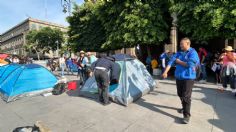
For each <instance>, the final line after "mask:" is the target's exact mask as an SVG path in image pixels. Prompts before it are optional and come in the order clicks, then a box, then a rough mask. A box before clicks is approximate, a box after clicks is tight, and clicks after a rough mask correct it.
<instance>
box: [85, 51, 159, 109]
mask: <svg viewBox="0 0 236 132" xmlns="http://www.w3.org/2000/svg"><path fill="white" fill-rule="evenodd" d="M113 57H114V58H115V60H116V63H117V64H118V65H119V66H120V69H121V72H120V75H119V76H120V77H119V78H120V80H119V82H118V84H114V85H110V87H109V96H110V98H111V99H112V100H113V101H114V102H117V103H120V104H123V105H125V106H127V105H128V104H130V103H131V102H133V101H135V100H137V99H139V98H140V97H142V96H143V95H145V94H147V93H148V92H150V91H152V90H153V89H154V88H155V86H156V82H155V81H154V79H153V78H152V76H151V75H150V74H149V73H148V71H147V70H146V67H145V66H144V65H143V63H142V62H140V61H139V60H138V59H136V58H133V57H131V56H129V55H125V54H117V55H114V56H113ZM97 92H98V88H97V83H96V81H95V77H90V78H89V79H88V80H87V81H86V82H85V85H84V86H83V87H82V89H81V90H80V95H81V96H87V97H91V98H97Z"/></svg>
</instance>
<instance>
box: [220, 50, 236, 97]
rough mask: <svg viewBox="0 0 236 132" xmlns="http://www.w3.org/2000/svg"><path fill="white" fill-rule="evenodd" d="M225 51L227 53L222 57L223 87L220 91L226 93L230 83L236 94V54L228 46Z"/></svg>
mask: <svg viewBox="0 0 236 132" xmlns="http://www.w3.org/2000/svg"><path fill="white" fill-rule="evenodd" d="M224 51H225V53H223V54H222V55H221V57H220V58H221V60H222V61H221V63H222V64H223V68H222V71H221V76H222V86H223V87H222V88H220V90H221V91H224V90H225V89H226V88H227V83H228V82H230V87H231V88H232V92H233V93H236V53H234V52H233V51H234V49H233V48H232V46H227V47H226V48H224Z"/></svg>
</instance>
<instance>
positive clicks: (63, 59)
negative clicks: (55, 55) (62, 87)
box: [59, 55, 66, 77]
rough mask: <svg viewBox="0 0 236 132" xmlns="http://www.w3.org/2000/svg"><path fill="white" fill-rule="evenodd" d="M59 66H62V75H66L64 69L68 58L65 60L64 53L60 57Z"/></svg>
mask: <svg viewBox="0 0 236 132" xmlns="http://www.w3.org/2000/svg"><path fill="white" fill-rule="evenodd" d="M59 66H60V69H61V76H62V77H64V71H65V67H66V60H65V58H64V56H63V55H61V57H60V58H59Z"/></svg>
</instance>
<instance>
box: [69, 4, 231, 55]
mask: <svg viewBox="0 0 236 132" xmlns="http://www.w3.org/2000/svg"><path fill="white" fill-rule="evenodd" d="M175 13H176V14H177V18H178V21H177V26H178V29H179V31H180V32H181V33H183V34H185V35H186V36H188V37H191V38H192V39H195V40H210V39H214V38H222V39H230V38H235V37H236V0H167V1H165V0H132V1H131V0H86V1H85V3H84V4H83V5H81V6H77V5H76V6H75V9H74V11H73V15H72V16H71V17H69V18H68V22H69V23H70V26H69V32H68V34H69V38H70V39H69V40H70V42H71V43H72V46H73V47H74V48H75V49H76V50H78V48H79V49H83V50H92V51H99V50H110V49H118V48H122V47H123V46H125V47H131V46H135V45H137V44H143V45H150V44H159V43H164V42H165V41H167V40H168V39H169V32H170V27H171V26H172V23H171V21H172V18H171V15H172V14H175Z"/></svg>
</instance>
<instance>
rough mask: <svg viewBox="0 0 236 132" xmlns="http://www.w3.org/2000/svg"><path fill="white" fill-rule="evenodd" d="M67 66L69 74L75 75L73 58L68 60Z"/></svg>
mask: <svg viewBox="0 0 236 132" xmlns="http://www.w3.org/2000/svg"><path fill="white" fill-rule="evenodd" d="M66 66H67V69H68V70H67V74H69V72H70V73H71V75H73V60H72V58H71V57H69V58H68V59H67V60H66Z"/></svg>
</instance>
